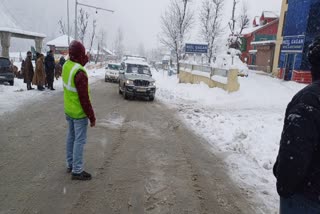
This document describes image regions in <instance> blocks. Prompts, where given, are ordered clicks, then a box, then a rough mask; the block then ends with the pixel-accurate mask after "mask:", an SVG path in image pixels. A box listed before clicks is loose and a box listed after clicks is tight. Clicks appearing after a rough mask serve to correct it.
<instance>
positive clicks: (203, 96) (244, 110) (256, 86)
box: [153, 71, 306, 214]
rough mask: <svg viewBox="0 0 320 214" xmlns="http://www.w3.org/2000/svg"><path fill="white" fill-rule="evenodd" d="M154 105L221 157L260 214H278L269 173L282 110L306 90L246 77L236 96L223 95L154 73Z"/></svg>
mask: <svg viewBox="0 0 320 214" xmlns="http://www.w3.org/2000/svg"><path fill="white" fill-rule="evenodd" d="M153 77H154V78H155V79H156V80H157V82H156V83H157V88H158V89H157V90H158V91H157V95H156V98H157V99H158V100H161V101H163V102H164V103H166V104H168V106H171V107H173V108H177V109H178V111H179V114H180V116H181V118H183V121H184V122H185V123H186V124H187V125H188V126H189V127H190V128H191V129H193V130H194V131H195V132H196V133H197V134H198V135H200V136H202V137H204V138H205V139H206V140H207V141H208V142H209V143H210V144H211V145H212V151H213V152H214V153H218V154H220V155H222V156H223V157H224V158H225V160H226V163H227V165H228V168H229V174H230V176H231V177H232V178H233V179H234V180H235V181H236V182H237V184H238V185H240V187H241V189H242V190H243V191H244V192H245V193H246V195H247V196H248V197H249V198H250V199H251V200H253V201H255V202H257V203H258V204H260V205H259V208H258V209H260V210H259V211H260V212H257V213H268V214H269V213H277V210H278V195H277V193H276V189H275V179H274V177H273V174H272V167H273V164H274V162H275V159H276V156H277V152H278V147H279V140H280V135H281V132H282V126H283V119H284V113H285V109H286V106H287V104H288V102H290V100H291V99H292V97H293V96H294V94H295V93H296V92H298V91H299V90H301V89H302V88H303V87H305V86H306V85H303V84H298V83H295V82H283V81H281V80H279V79H274V78H272V77H269V76H265V75H261V74H258V73H257V72H254V71H250V72H249V77H248V78H245V77H244V78H241V77H240V78H239V82H240V85H241V86H240V87H241V88H240V91H238V92H235V93H231V94H229V93H227V92H225V91H223V90H221V89H218V88H214V89H210V88H208V87H207V86H206V85H205V84H200V85H191V84H178V80H177V78H176V77H175V76H174V77H168V76H166V74H164V73H163V72H162V71H160V72H156V71H154V72H153Z"/></svg>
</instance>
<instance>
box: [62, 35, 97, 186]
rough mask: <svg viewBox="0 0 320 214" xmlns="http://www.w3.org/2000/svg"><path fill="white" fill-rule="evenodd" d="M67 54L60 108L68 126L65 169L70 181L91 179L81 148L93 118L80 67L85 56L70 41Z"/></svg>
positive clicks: (75, 42)
mask: <svg viewBox="0 0 320 214" xmlns="http://www.w3.org/2000/svg"><path fill="white" fill-rule="evenodd" d="M69 57H70V59H69V60H67V61H66V62H65V64H64V65H63V70H62V80H63V89H64V111H65V114H66V119H67V121H68V125H69V128H68V133H67V140H66V141H67V142H66V144H67V145H66V155H67V172H68V173H71V179H72V180H91V174H89V173H87V172H86V171H84V170H83V150H84V145H85V144H86V140H87V127H88V121H90V125H91V127H94V126H95V123H96V118H95V114H94V111H93V108H92V105H91V100H90V88H89V81H88V74H87V72H86V69H85V68H84V67H83V66H85V64H86V63H87V62H88V57H87V55H86V53H85V48H84V46H83V45H82V44H81V42H79V41H72V42H71V43H70V46H69Z"/></svg>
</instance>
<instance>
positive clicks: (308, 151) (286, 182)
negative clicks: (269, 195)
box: [273, 38, 320, 214]
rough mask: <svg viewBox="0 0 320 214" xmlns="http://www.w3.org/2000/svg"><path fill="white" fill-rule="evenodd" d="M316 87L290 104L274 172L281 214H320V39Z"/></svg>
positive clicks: (314, 62) (314, 61) (314, 59)
mask: <svg viewBox="0 0 320 214" xmlns="http://www.w3.org/2000/svg"><path fill="white" fill-rule="evenodd" d="M308 59H309V61H310V64H311V66H312V68H311V74H312V84H310V85H309V86H307V87H305V88H304V89H302V90H301V91H300V92H298V93H297V94H296V95H295V96H294V97H293V99H292V101H291V102H290V103H289V105H288V107H287V110H286V114H285V121H284V127H283V132H282V135H281V141H280V149H279V154H278V157H277V161H276V163H275V165H274V168H273V172H274V175H275V177H276V179H277V191H278V193H279V195H280V214H295V213H299V214H303V213H308V214H313V213H317V214H319V213H320V38H318V39H316V40H315V41H314V42H313V43H312V44H311V45H310V47H309V52H308Z"/></svg>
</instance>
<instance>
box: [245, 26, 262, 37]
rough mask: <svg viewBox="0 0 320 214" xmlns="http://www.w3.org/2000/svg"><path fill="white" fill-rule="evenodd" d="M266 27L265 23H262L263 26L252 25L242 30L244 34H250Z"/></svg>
mask: <svg viewBox="0 0 320 214" xmlns="http://www.w3.org/2000/svg"><path fill="white" fill-rule="evenodd" d="M262 27H264V25H261V26H257V27H250V28H245V29H243V31H242V33H241V34H242V35H246V34H250V33H253V32H255V31H257V30H259V29H260V28H262Z"/></svg>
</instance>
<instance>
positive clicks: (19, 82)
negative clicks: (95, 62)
mask: <svg viewBox="0 0 320 214" xmlns="http://www.w3.org/2000/svg"><path fill="white" fill-rule="evenodd" d="M88 74H89V77H90V78H89V81H90V83H91V84H92V83H94V82H95V81H97V80H101V79H103V78H104V74H105V71H104V69H92V70H88ZM26 88H27V86H26V84H25V83H23V79H15V82H14V86H9V85H3V84H0V103H1V104H0V115H2V114H4V113H5V112H12V111H15V110H16V109H18V108H19V107H21V106H23V105H25V104H27V103H29V102H35V101H37V100H42V99H46V98H48V97H50V96H53V95H54V94H57V93H60V92H61V91H62V90H63V87H62V79H61V78H59V79H58V80H56V79H55V81H54V88H55V89H56V90H55V91H51V90H47V89H46V90H45V91H38V90H36V86H33V88H35V90H30V91H27V90H26Z"/></svg>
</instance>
